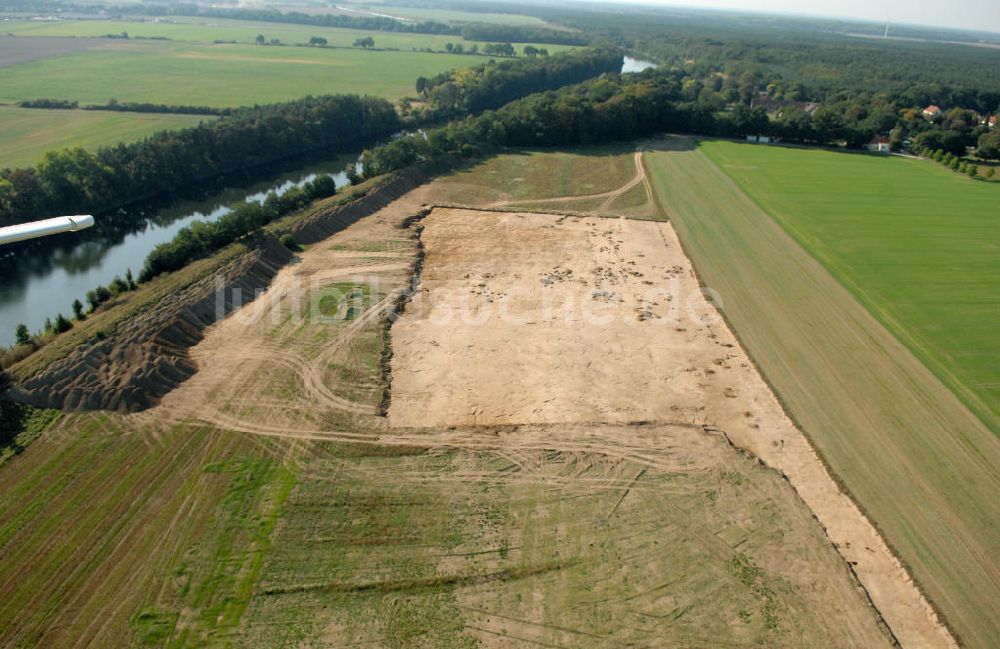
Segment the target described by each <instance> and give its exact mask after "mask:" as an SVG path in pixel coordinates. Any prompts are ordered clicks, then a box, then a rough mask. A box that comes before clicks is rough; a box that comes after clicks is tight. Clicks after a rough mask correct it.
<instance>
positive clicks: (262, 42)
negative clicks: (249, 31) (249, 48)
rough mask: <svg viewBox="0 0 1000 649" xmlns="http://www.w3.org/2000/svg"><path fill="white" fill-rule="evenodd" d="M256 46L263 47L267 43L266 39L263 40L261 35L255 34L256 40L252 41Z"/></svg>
mask: <svg viewBox="0 0 1000 649" xmlns="http://www.w3.org/2000/svg"><path fill="white" fill-rule="evenodd" d="M254 41H256V43H257V44H258V45H264V44H265V43H267V39H266V38H264V35H263V34H257V38H255V39H254Z"/></svg>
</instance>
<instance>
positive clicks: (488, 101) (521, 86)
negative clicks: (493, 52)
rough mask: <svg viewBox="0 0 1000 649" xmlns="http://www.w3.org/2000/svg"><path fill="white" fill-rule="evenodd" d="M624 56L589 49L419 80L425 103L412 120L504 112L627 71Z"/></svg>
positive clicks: (608, 50) (490, 64)
mask: <svg viewBox="0 0 1000 649" xmlns="http://www.w3.org/2000/svg"><path fill="white" fill-rule="evenodd" d="M622 61H623V55H622V52H621V50H618V49H615V48H586V49H580V50H574V51H572V52H563V53H560V54H556V55H554V56H549V57H542V58H524V59H519V60H516V61H499V62H498V61H488V62H486V63H483V64H482V65H478V66H475V67H470V68H460V69H457V70H451V71H449V72H444V73H442V74H439V75H438V76H436V77H433V78H431V79H427V78H425V77H420V78H419V79H417V83H416V90H417V93H418V94H420V96H421V97H422V98H424V99H425V100H426V102H425V104H424V105H423V106H421V107H420V108H419V109H418V112H416V113H415V114H413V115H412V117H413V118H414V119H417V120H421V121H428V120H439V119H442V118H445V117H451V116H454V115H460V114H475V113H479V112H481V111H483V110H487V109H490V108H498V107H500V106H502V105H504V104H506V103H507V102H510V101H513V100H514V99H517V98H519V97H524V96H526V95H529V94H531V93H534V92H540V91H543V90H551V89H553V88H559V87H561V86H565V85H569V84H574V83H579V82H581V81H583V80H585V79H590V78H593V77H596V76H598V75H600V74H604V73H608V72H618V71H619V70H621V67H622Z"/></svg>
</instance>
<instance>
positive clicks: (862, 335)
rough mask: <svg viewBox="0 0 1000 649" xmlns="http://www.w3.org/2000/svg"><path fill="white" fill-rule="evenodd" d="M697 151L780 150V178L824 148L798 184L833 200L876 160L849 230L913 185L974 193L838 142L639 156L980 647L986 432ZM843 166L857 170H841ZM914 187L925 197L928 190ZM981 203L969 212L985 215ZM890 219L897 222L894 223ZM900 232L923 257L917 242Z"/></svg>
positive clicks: (925, 584) (861, 487)
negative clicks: (808, 182)
mask: <svg viewBox="0 0 1000 649" xmlns="http://www.w3.org/2000/svg"><path fill="white" fill-rule="evenodd" d="M706 148H707V150H708V151H709V152H710V153H711V154H712V155H713V156H714V157H719V156H721V155H723V154H732V152H733V151H734V150H736V149H741V157H740V160H741V161H742V160H747V161H746V162H741V163H740V168H733V167H728V168H726V169H727V170H728V171H729V172H730V173H734V172H736V171H741V172H743V173H751V172H754V171H755V170H754V169H752V168H747V167H758V166H761V165H773V164H777V163H775V162H774V161H773V159H774V158H781V157H785V160H786V164H785V166H784V171H783V173H785V174H790V175H792V176H794V175H795V174H798V173H804V172H801V171H800V170H799V168H800V167H806V169H808V168H809V165H810V164H811V163H812V164H817V163H814V162H813V161H815V160H818V161H821V162H825V161H826V160H827V158H828V157H832V158H836V159H835V160H833V161H832V164H833V165H834V168H835V169H837V171H836V172H835V173H833V174H830V173H829V172H827V174H826V176H827V177H825V178H822V179H819V180H818V181H816V182H814V183H813V184H812V191H813V192H815V193H817V194H821V195H825V196H826V201H827V202H829V203H830V204H834V205H836V204H841V203H843V202H844V201H849V200H851V199H849V198H847V197H846V196H847V194H848V192H847V191H846V190H844V189H843V188H842V187H841V189H840V191H836V190H835V189H833V190H831V189H830V188H831V187H837V183H838V182H840V181H839V180H838V178H837V177H836V176H837V173H839V174H841V175H842V176H844V177H849V178H853V179H854V180H855V181H856V182H857V183H858V186H859V187H860V188H862V189H861V190H860V191H859V195H860V192H863V191H864V189H863V188H864V187H866V186H867V187H870V186H871V185H872V184H873V183H877V181H876V180H872V179H871V178H869V176H874V177H875V178H878V177H879V176H880V174H883V173H889V174H890V177H891V178H893V179H894V180H893V182H895V183H898V184H896V185H895V186H883V188H882V189H879V193H878V194H877V195H874V196H871V197H870V199H869V202H868V203H866V204H865V206H864V207H865V209H864V210H863V215H865V216H859V217H857V220H856V222H855V229H856V231H857V232H864V231H866V228H864V227H863V226H864V221H865V219H866V218H867V219H875V218H878V214H879V213H880V211H882V212H886V213H889V212H888V210H889V209H890V207H891V205H892V202H891V201H892V200H893V199H892V197H893V196H905V195H908V194H910V193H913V194H915V195H921V193H922V192H923V191H924V188H925V187H926V186H928V185H929V186H930V187H932V188H933V187H937V188H938V190H939V191H949V190H950V189H951V188H949V187H948V185H950V184H951V183H954V184H955V185H956V186H957V187H960V188H962V189H967V190H968V193H969V194H968V195H970V196H973V197H975V196H977V195H978V194H977V193H978V192H980V191H984V190H982V189H978V188H977V187H976V186H975V185H973V184H972V182H971V181H967V180H964V179H963V178H962V177H960V176H957V175H955V174H952V173H951V172H949V171H945V170H940V169H938V168H937V167H934V166H933V165H929V164H926V163H922V162H915V163H908V162H904V161H900V160H895V159H889V160H886V159H883V158H877V159H876V158H867V157H864V156H852V155H846V154H838V153H826V152H814V151H789V150H783V149H765V148H760V149H759V150H757V149H754V148H753V147H749V146H747V147H745V148H746V149H748V153H747V154H746V156H749V157H747V158H744V157H743V155H742V147H739V146H738V145H734V144H713V143H708V144H707V145H704V146H703V147H702V148H698V147H696V146H695V144H694V143H693V142H692V141H691V140H688V139H681V138H674V139H673V140H671V141H670V142H669V143H668V144H667V145H665V146H664V148H663V149H662V150H658V151H655V152H651V153H649V154H647V155H646V161H647V166H648V169H649V173H650V175H651V178H652V181H653V185H654V188H655V189H656V192H657V195H658V200H659V202H660V204H661V206H662V207H663V209H664V210H665V211H666V213H667V214H668V215H669V216H670V218H671V220H672V222H673V224H674V226H675V227H676V228H677V231H678V234H679V235H680V238H681V241H682V243H683V244H684V247H685V250H686V251H687V253H688V255H689V256H690V257H691V259H692V261H693V262H694V264H695V267H696V268H697V270H698V272H699V276H700V278H701V280H702V281H703V282H704V283H705V284H706V285H708V286H710V287H712V288H713V289H715V290H716V291H718V293H719V294H720V295H721V298H722V302H723V312H724V314H725V315H726V318H727V320H728V321H729V322H730V323H731V325H732V327H733V329H734V330H735V332H736V333H737V335H738V336H739V337H740V338H741V340H742V342H743V344H744V345H745V346H746V348H747V350H748V351H749V352H750V354H751V356H753V358H754V359H755V361H756V362H757V363H758V365H759V366H760V368H761V370H762V372H763V374H764V376H765V377H766V378H767V380H768V381H769V382H770V383H771V384H772V385H773V386H774V388H775V390H776V392H777V393H778V395H779V397H780V398H781V399H782V401H783V402H784V404H785V406H786V408H787V409H788V411H789V413H790V414H791V416H792V417H794V418H795V420H796V422H797V423H798V425H799V426H800V427H801V428H802V429H803V430H804V431H805V433H806V434H807V435H808V437H809V438H810V440H811V441H812V443H813V444H814V445H815V446H816V448H817V450H818V451H819V453H820V454H821V456H822V457H823V458H824V460H825V461H826V462H827V463H828V464H829V465H830V467H831V469H832V473H833V474H834V475H835V476H837V477H838V479H839V480H841V481H842V483H843V484H844V485H845V487H846V488H847V490H848V491H849V493H851V495H852V496H853V497H854V498H855V500H856V501H857V502H858V503H859V505H860V506H861V507H862V508H863V509H864V510H865V511H866V512H867V513H868V514H869V515H870V517H871V518H872V520H873V522H874V523H875V524H876V525H877V526H878V528H879V529H880V530H881V531H882V533H883V535H884V536H885V538H886V540H887V541H888V543H889V544H890V545H891V546H892V547H893V548H894V549H895V550H896V552H897V553H898V555H899V556H900V558H901V559H902V560H903V562H904V563H905V564H907V565H908V567H909V568H910V570H911V572H912V574H913V576H914V577H915V578H916V580H917V582H918V583H919V584H920V586H921V587H922V588H923V589H924V590H925V592H926V593H927V594H928V596H929V598H930V599H931V601H932V602H933V603H934V604H935V606H936V607H937V608H938V610H939V611H941V612H942V613H943V614H944V617H945V619H946V620H947V622H948V623H949V624H950V626H951V627H952V628H953V629H954V630H955V631H956V632H957V634H958V636H959V637H960V639H961V640H962V641H963V642H964V643H965V645H966V646H968V647H980V648H983V649H986V648H988V647H993V646H995V645H994V641H995V639H996V638H997V637H1000V620H998V618H997V617H996V615H995V605H994V602H997V601H1000V563H998V562H997V561H996V549H997V547H1000V534H998V531H997V527H996V521H997V520H1000V500H998V499H997V493H1000V468H998V467H1000V438H998V436H997V435H995V434H994V433H993V432H992V431H991V430H990V429H989V428H987V427H986V426H985V425H984V424H983V423H982V421H981V420H980V419H979V418H977V417H976V416H975V415H974V414H973V413H972V412H971V411H970V410H969V409H968V408H967V407H966V406H965V405H964V404H963V403H962V402H961V401H960V400H959V399H958V398H957V397H956V396H955V394H954V393H953V392H952V391H951V390H949V389H948V387H947V386H946V385H945V384H943V383H942V382H941V381H940V380H939V379H938V378H937V376H935V374H933V373H932V372H931V371H930V370H928V369H927V367H926V366H925V365H924V364H923V363H922V362H921V361H920V359H918V358H917V357H916V356H914V355H913V354H912V353H911V352H910V351H909V349H908V348H907V347H905V346H904V345H903V344H901V343H900V342H899V341H898V340H897V339H896V337H895V336H894V335H893V334H892V333H891V332H890V331H889V330H888V329H886V328H885V327H884V326H882V324H881V323H880V322H879V321H878V320H877V319H876V318H875V317H874V316H873V315H872V314H871V313H869V312H868V310H867V309H866V308H865V307H864V305H862V303H861V302H859V300H858V299H857V298H856V297H855V296H854V294H852V293H851V292H849V291H848V290H847V289H845V288H844V287H843V285H841V284H840V282H839V281H838V280H837V278H835V277H834V276H833V275H831V273H830V272H829V271H828V270H827V269H826V268H825V267H824V266H823V265H821V264H820V263H819V262H818V261H817V260H816V259H815V258H814V257H813V256H812V255H811V254H810V253H809V252H807V251H806V250H805V249H803V248H802V247H801V246H800V245H799V244H798V243H797V242H796V240H795V239H793V238H792V237H791V236H789V235H788V234H787V233H786V232H785V231H784V230H783V229H782V227H781V226H780V225H778V223H777V222H776V221H775V220H774V219H772V218H771V217H770V216H769V215H768V214H767V213H766V212H764V211H763V210H762V209H761V208H760V207H759V206H758V205H757V204H755V203H754V201H753V200H752V199H751V198H750V197H748V196H747V194H745V193H744V192H743V191H742V190H741V188H740V187H739V186H738V185H737V184H736V183H734V182H733V181H732V180H731V179H730V178H729V177H728V176H727V175H726V174H725V173H723V172H722V171H721V170H720V168H719V167H718V166H716V164H715V163H714V162H713V161H712V160H711V159H710V158H709V157H708V156H707V155H706V154H705V153H704V150H705V149H706ZM757 156H760V158H759V160H760V165H758V164H756V163H755V162H756V160H758V158H757ZM725 164H735V163H732V162H730V163H725ZM853 164H857V165H859V169H860V171H854V170H851V169H848V168H847V167H850V166H851V165H853ZM827 169H829V167H827ZM885 169H890V171H889V172H885V171H884V170H885ZM788 182H789V183H790V182H791V181H788ZM797 182H798V181H797ZM773 187H774V190H773V191H774V192H775V193H777V192H778V191H779V190H780V191H783V192H789V193H795V194H797V195H798V194H800V193H801V190H800V189H799V188H797V187H795V186H794V185H791V184H789V185H786V186H785V187H784V188H783V189H781V188H780V187H779V186H778V185H774V186H773ZM986 189H988V190H992V189H993V188H992V187H988V188H986ZM952 191H954V190H952ZM994 193H995V192H994ZM952 196H954V193H952ZM801 200H802V201H803V202H804V203H805V204H806V205H808V203H809V202H816V203H821V202H822V201H819V200H817V199H816V198H809V197H802V198H801ZM925 200H926V201H931V203H930V204H931V205H934V204H935V203H933V201H934V200H935V199H934V197H933V196H925ZM887 206H888V207H887ZM804 209H805V208H804ZM853 209H855V210H857V209H859V208H858V205H857V204H855V205H854V206H853ZM921 213H924V214H929V213H930V212H927V211H925V209H924V208H922V207H921V206H919V205H915V206H913V213H912V215H911V218H913V219H916V222H917V223H918V224H919V222H920V219H919V215H920V214H921ZM984 214H985V216H981V218H989V216H988V214H989V213H988V212H985V213H984ZM927 218H929V217H927ZM938 218H939V227H938V228H937V229H935V230H933V231H932V234H937V236H938V238H946V235H947V234H948V231H949V228H948V227H946V226H947V223H946V222H944V223H941V222H942V221H947V217H945V216H943V215H942V216H939V217H938ZM955 218H958V220H959V222H961V217H955ZM869 230H870V229H869ZM898 230H899V231H900V232H901V233H902V232H905V230H904V228H903V227H902V225H900V226H898ZM843 236H844V237H847V238H850V236H857V235H850V233H848V232H845V233H844V234H843ZM902 236H905V235H902ZM928 236H930V234H929V235H928ZM984 237H989V235H988V234H984ZM986 240H987V241H988V240H989V239H988V238H987V239H986ZM914 245H915V246H917V247H916V250H917V251H923V252H924V253H925V254H930V253H928V252H927V250H928V246H927V245H926V244H920V243H915V244H914ZM942 245H951V244H949V243H948V242H946V241H943V242H942ZM879 254H880V255H885V254H887V253H885V252H880V253H879ZM895 254H896V255H897V256H899V255H900V254H901V253H899V252H895ZM954 254H957V255H958V257H956V258H955V259H952V260H951V261H950V262H948V264H949V265H951V266H959V265H960V264H961V265H962V266H964V265H965V263H964V259H965V258H966V256H968V255H971V258H972V259H973V260H975V259H976V255H977V253H976V252H972V253H968V252H963V251H958V252H955V253H954ZM930 259H931V260H933V259H940V257H936V256H934V255H931V257H930ZM945 270H947V269H945ZM945 270H942V272H945ZM980 285H981V284H980ZM946 322H952V323H953V322H954V320H952V319H950V318H949V319H946ZM993 344H994V346H995V344H996V341H995V338H994V343H993Z"/></svg>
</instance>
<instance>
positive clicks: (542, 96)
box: [362, 71, 733, 177]
mask: <svg viewBox="0 0 1000 649" xmlns="http://www.w3.org/2000/svg"><path fill="white" fill-rule="evenodd" d="M679 88H680V83H679V80H678V79H677V78H676V77H675V76H674V74H673V73H671V72H668V71H663V72H658V73H654V74H643V75H620V74H605V75H602V76H601V77H599V78H598V79H593V80H590V81H587V82H584V83H581V84H577V85H573V86H567V87H564V88H561V89H559V90H556V91H549V92H544V93H538V94H534V95H531V96H529V97H525V98H524V99H520V100H517V101H514V102H511V103H509V104H507V105H505V106H503V107H502V108H500V109H499V110H496V111H487V112H485V113H483V114H482V115H480V116H479V117H475V118H466V119H464V120H460V121H456V122H453V123H451V124H449V125H448V126H445V127H442V128H438V129H434V130H431V131H428V132H427V133H426V134H417V135H413V136H411V137H406V138H400V139H397V140H395V141H393V142H390V143H388V144H385V145H383V146H380V147H376V148H374V149H371V150H369V151H365V153H364V154H363V155H362V167H363V175H364V177H372V176H377V175H380V174H383V173H387V172H389V171H393V170H396V169H400V168H403V167H406V166H409V165H413V164H423V163H441V162H447V161H448V160H451V159H454V158H455V157H472V156H478V155H481V154H482V153H484V152H487V151H489V150H491V149H493V148H495V147H504V146H516V147H520V146H532V147H534V146H557V145H569V144H589V143H596V142H606V141H611V140H620V139H629V138H635V137H639V136H642V135H647V134H650V133H653V132H658V131H664V130H670V131H675V132H677V131H680V132H692V131H693V132H703V133H711V132H713V131H719V130H720V129H722V130H725V131H727V132H728V131H729V130H731V129H732V128H733V126H732V125H731V124H726V125H725V126H724V127H723V126H720V124H718V123H717V122H716V120H715V118H714V117H713V116H712V114H711V113H700V112H699V111H698V109H697V107H695V106H691V105H685V104H684V103H683V102H682V101H679V100H681V99H682V97H681V96H680V93H679Z"/></svg>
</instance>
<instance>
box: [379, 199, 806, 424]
mask: <svg viewBox="0 0 1000 649" xmlns="http://www.w3.org/2000/svg"><path fill="white" fill-rule="evenodd" d="M424 223H425V226H426V228H425V230H424V232H423V235H422V239H423V242H424V245H425V248H426V251H427V257H426V264H425V268H424V272H423V276H422V281H421V285H420V291H419V293H418V294H417V295H416V296H414V300H413V303H412V306H411V308H409V309H408V310H407V314H406V315H404V317H403V318H402V319H401V320H400V321H399V322H398V323H397V324H396V325H395V326H394V328H393V343H394V347H395V350H396V352H395V356H394V358H393V365H392V375H393V391H392V407H391V409H390V411H389V421H390V423H391V424H393V425H396V426H447V425H483V424H524V423H555V422H606V423H622V422H631V421H641V420H656V421H669V422H680V423H686V424H691V423H696V424H708V425H715V426H718V427H720V428H723V429H725V430H728V429H731V428H749V429H758V428H766V429H768V430H776V429H779V428H781V429H783V428H787V427H788V425H789V424H788V422H787V420H786V419H785V417H784V415H783V413H782V411H781V409H780V407H779V406H778V404H777V402H776V401H775V399H774V398H773V397H772V396H771V394H770V391H769V390H768V387H767V386H766V384H765V383H764V382H763V381H762V380H761V379H760V377H759V375H758V374H757V372H756V371H755V370H754V369H753V367H752V366H751V364H750V362H749V360H748V359H747V358H746V355H745V354H744V353H743V352H742V351H741V350H740V349H739V347H738V345H737V344H736V341H735V339H734V338H733V336H732V335H731V334H730V333H729V330H728V329H727V327H726V326H725V325H724V324H723V323H722V322H721V321H720V319H719V316H718V314H717V312H716V311H715V310H714V309H713V308H712V306H711V305H710V304H709V303H708V302H707V301H706V300H705V299H704V298H703V296H702V293H701V291H700V289H699V286H698V282H697V279H696V278H695V277H694V274H693V272H692V269H691V266H690V264H689V263H688V262H687V260H686V258H685V257H684V254H683V252H682V251H681V247H680V244H679V243H678V241H677V238H676V236H675V235H674V232H673V229H672V228H671V227H670V226H669V225H668V224H665V223H655V222H649V221H632V220H624V219H601V218H579V217H562V218H560V217H555V216H551V215H544V214H531V213H495V212H485V211H473V210H457V209H437V210H435V211H434V212H433V213H432V214H431V216H429V217H428V218H427V219H426V220H425V221H424Z"/></svg>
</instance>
